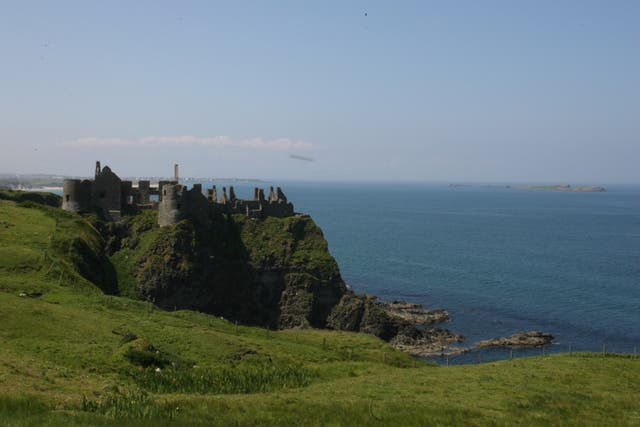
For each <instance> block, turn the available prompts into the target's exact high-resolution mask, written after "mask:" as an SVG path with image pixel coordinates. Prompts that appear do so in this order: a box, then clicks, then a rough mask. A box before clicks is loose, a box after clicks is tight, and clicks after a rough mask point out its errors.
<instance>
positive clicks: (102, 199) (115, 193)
mask: <svg viewBox="0 0 640 427" xmlns="http://www.w3.org/2000/svg"><path fill="white" fill-rule="evenodd" d="M121 187H122V181H121V180H120V178H118V175H116V174H115V173H113V172H111V169H110V168H109V166H105V167H104V168H102V170H101V171H100V173H99V174H97V175H96V178H95V180H94V181H93V185H92V188H91V206H92V207H96V208H98V209H100V210H102V213H103V214H104V216H105V217H106V218H107V219H112V216H113V215H111V214H110V213H109V211H120V202H121Z"/></svg>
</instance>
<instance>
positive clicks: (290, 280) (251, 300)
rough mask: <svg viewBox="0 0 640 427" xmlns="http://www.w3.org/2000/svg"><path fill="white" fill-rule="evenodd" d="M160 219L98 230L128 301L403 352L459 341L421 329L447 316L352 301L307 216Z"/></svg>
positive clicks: (143, 217)
mask: <svg viewBox="0 0 640 427" xmlns="http://www.w3.org/2000/svg"><path fill="white" fill-rule="evenodd" d="M155 215H156V213H155V212H154V211H142V212H139V213H138V214H135V215H128V216H125V217H124V218H123V221H121V222H119V223H112V222H101V221H99V220H96V221H95V222H94V224H95V226H96V228H98V229H99V230H100V231H101V233H102V235H103V236H104V238H105V241H106V251H107V253H108V255H109V256H110V259H111V261H112V263H113V265H114V266H115V268H116V271H117V273H118V288H119V292H120V293H121V294H123V295H128V296H131V297H135V298H141V299H146V300H149V301H152V302H154V303H155V304H156V305H158V306H160V307H163V308H165V309H168V310H173V309H191V310H198V311H202V312H206V313H210V314H214V315H217V316H222V317H225V318H227V319H229V320H232V321H238V322H239V323H242V324H248V325H259V326H264V327H269V328H274V329H285V328H296V327H302V328H304V327H314V328H330V329H338V330H346V331H357V332H365V333H370V334H373V335H376V336H378V337H380V338H382V339H384V340H386V341H390V342H392V343H393V344H395V345H397V346H398V347H399V348H403V349H405V350H408V349H411V348H413V347H416V346H418V347H422V348H426V347H430V348H431V349H434V348H435V349H439V348H442V346H443V345H444V343H447V342H451V341H460V340H461V339H462V337H460V336H459V335H456V334H454V333H451V332H449V331H447V330H444V329H437V328H423V327H418V324H424V323H440V322H442V321H446V320H447V316H446V312H444V311H433V312H431V311H424V312H422V314H420V313H421V311H420V308H419V307H413V308H412V307H400V308H399V306H398V305H395V306H393V305H391V304H388V303H380V302H378V301H376V300H375V298H374V297H369V296H366V295H358V294H355V293H354V292H352V291H351V290H350V289H349V288H348V286H347V285H346V284H345V282H344V280H343V279H342V277H341V275H340V270H339V268H338V265H337V263H336V261H335V259H334V258H333V257H332V256H331V254H330V253H329V250H328V245H327V241H326V240H325V238H324V236H323V233H322V230H321V229H320V228H319V227H318V226H317V225H316V224H315V222H314V221H313V220H312V219H311V217H309V216H308V215H294V216H291V217H286V218H274V217H267V218H264V219H253V218H247V217H246V216H245V215H228V214H211V215H210V216H209V217H208V218H206V219H201V220H194V219H188V220H183V221H180V222H179V223H177V224H175V225H172V226H168V227H161V228H160V227H158V226H157V225H156V217H155ZM412 310H413V311H412ZM414 312H415V313H414ZM411 313H413V314H411ZM416 313H417V315H416ZM407 314H409V315H408V317H407ZM418 319H419V320H418ZM434 346H435V347H434Z"/></svg>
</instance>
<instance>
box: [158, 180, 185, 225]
mask: <svg viewBox="0 0 640 427" xmlns="http://www.w3.org/2000/svg"><path fill="white" fill-rule="evenodd" d="M184 191H185V187H184V186H183V185H179V184H167V185H164V186H163V187H162V200H161V201H160V203H159V204H158V225H159V226H160V227H164V226H167V225H172V224H175V223H177V222H178V221H180V220H182V219H184V218H185V216H186V215H185V214H186V212H187V206H185V202H186V200H185V198H183V197H182V195H183V192H184Z"/></svg>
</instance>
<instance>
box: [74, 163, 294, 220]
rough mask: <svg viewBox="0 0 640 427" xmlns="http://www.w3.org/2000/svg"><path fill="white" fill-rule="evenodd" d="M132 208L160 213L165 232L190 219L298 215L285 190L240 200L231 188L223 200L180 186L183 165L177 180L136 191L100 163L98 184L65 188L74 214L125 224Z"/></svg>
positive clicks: (82, 182)
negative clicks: (96, 215) (97, 215)
mask: <svg viewBox="0 0 640 427" xmlns="http://www.w3.org/2000/svg"><path fill="white" fill-rule="evenodd" d="M127 207H130V208H138V209H157V210H158V224H159V225H160V226H161V227H164V226H167V225H171V224H175V223H177V222H178V221H181V220H183V219H186V218H196V219H204V218H206V216H207V215H208V214H209V213H211V212H213V213H225V214H245V215H247V216H248V217H250V218H264V217H267V216H274V217H286V216H291V215H293V214H294V210H293V204H292V203H291V202H289V201H288V200H287V197H286V196H285V195H284V193H283V192H282V190H281V189H280V187H277V189H276V190H275V191H274V189H273V187H270V189H269V195H268V196H267V197H265V195H264V190H263V189H261V188H254V190H253V199H249V200H245V199H238V198H236V195H235V191H234V189H233V186H230V187H229V193H228V195H227V189H226V187H222V192H221V194H220V196H218V190H217V188H216V186H215V185H214V186H213V188H210V189H207V190H206V196H205V195H204V194H203V192H202V184H194V185H193V186H192V187H191V188H190V189H187V187H186V186H185V185H182V184H179V182H178V165H177V164H176V165H174V179H173V180H167V181H159V182H158V185H157V186H155V187H152V186H151V183H150V181H148V180H139V181H138V186H137V187H134V186H133V182H132V181H123V180H121V179H120V178H119V177H118V175H116V174H115V173H113V172H112V171H111V169H110V168H109V166H105V167H103V168H101V167H100V162H96V170H95V176H94V179H93V180H88V179H85V180H79V179H65V180H64V184H63V195H62V209H64V210H68V211H73V212H89V211H94V210H98V211H99V212H100V213H101V214H102V215H103V216H104V218H106V219H107V220H111V221H119V220H120V218H121V215H122V211H123V210H124V209H126V208H127Z"/></svg>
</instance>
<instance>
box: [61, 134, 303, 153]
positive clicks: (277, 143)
mask: <svg viewBox="0 0 640 427" xmlns="http://www.w3.org/2000/svg"><path fill="white" fill-rule="evenodd" d="M61 145H62V146H63V147H71V148H102V147H239V148H249V149H257V150H283V151H284V150H308V149H310V148H312V147H313V145H312V144H311V143H309V142H304V141H296V140H291V139H288V138H279V139H265V138H261V137H257V138H250V139H239V140H236V139H233V138H231V137H229V136H222V135H221V136H193V135H181V136H145V137H142V138H138V139H123V138H95V137H87V138H79V139H75V140H71V141H65V142H63V143H62V144H61Z"/></svg>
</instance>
